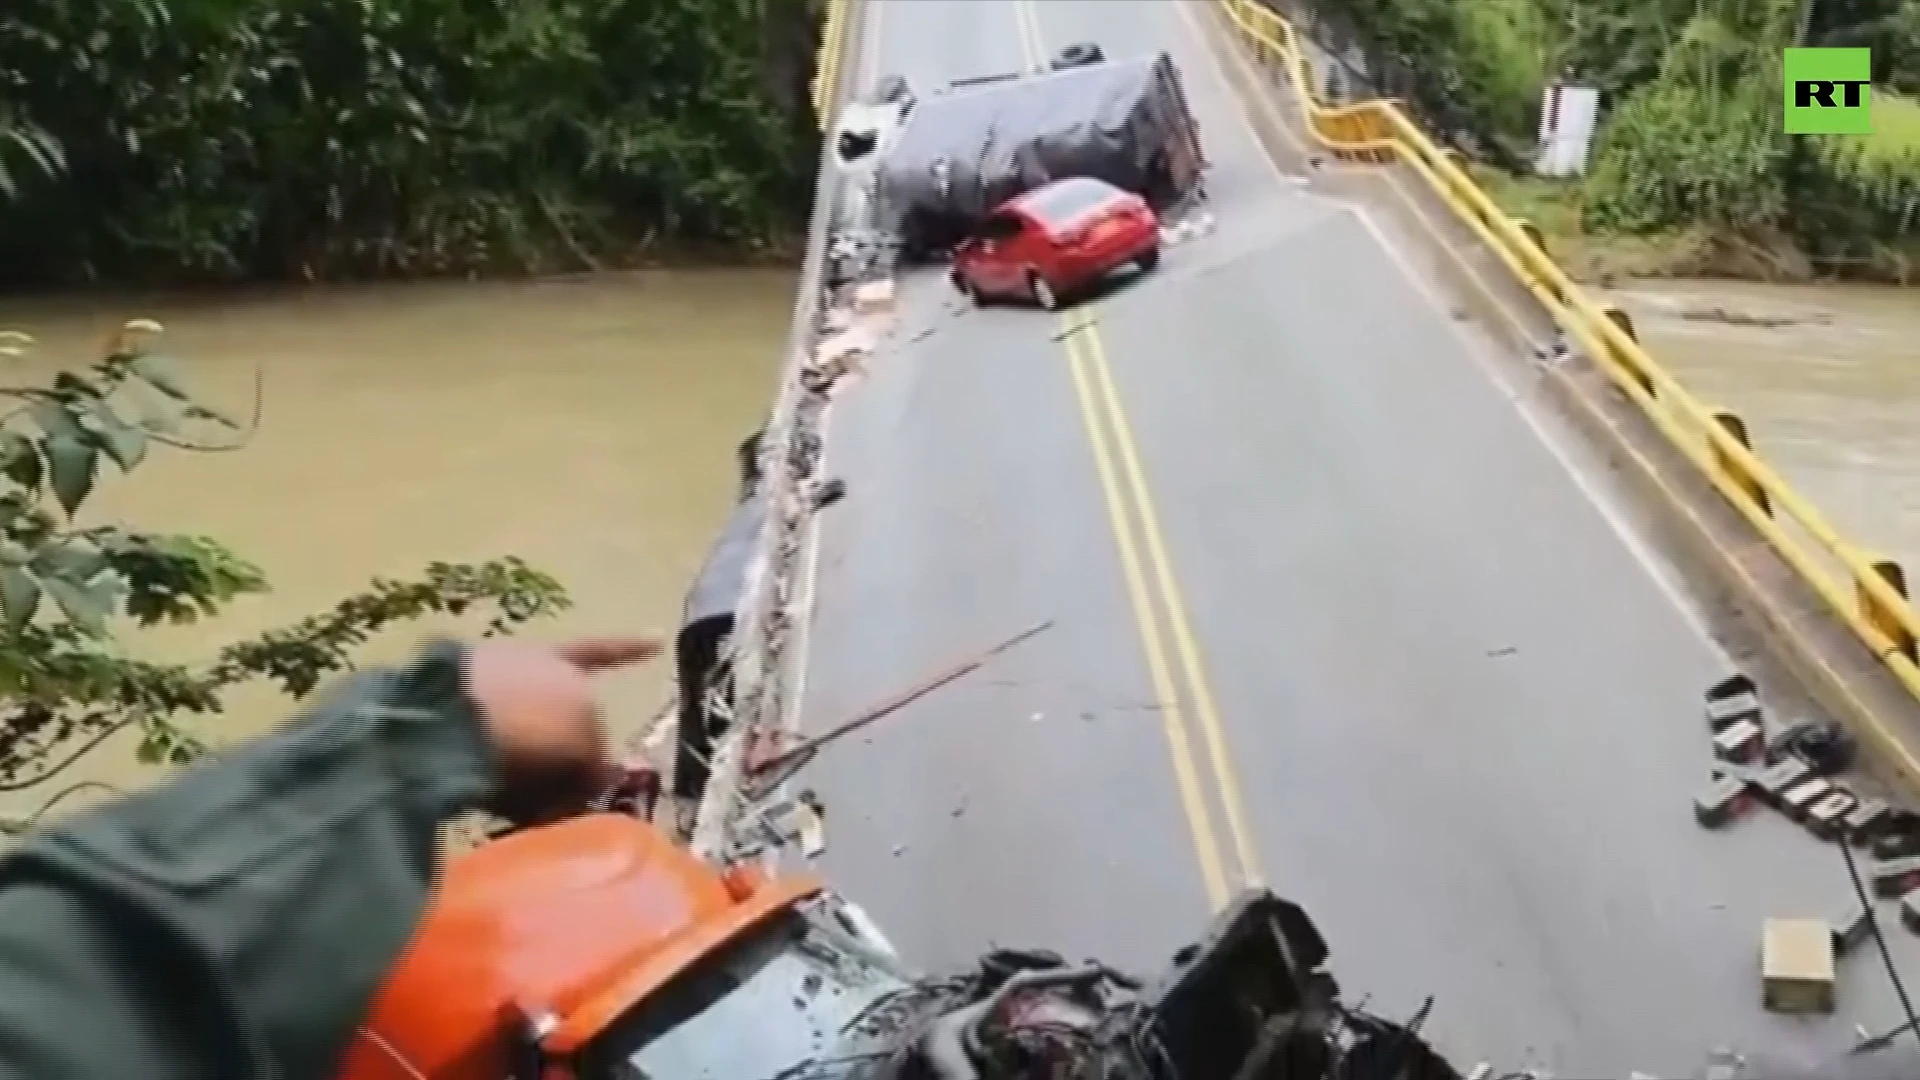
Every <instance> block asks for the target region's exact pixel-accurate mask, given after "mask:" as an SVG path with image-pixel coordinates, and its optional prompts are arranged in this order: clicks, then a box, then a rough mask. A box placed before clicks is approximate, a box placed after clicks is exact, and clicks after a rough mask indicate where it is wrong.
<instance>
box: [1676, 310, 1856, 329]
mask: <svg viewBox="0 0 1920 1080" xmlns="http://www.w3.org/2000/svg"><path fill="white" fill-rule="evenodd" d="M1679 314H1680V318H1681V319H1683V320H1685V321H1687V322H1716V323H1722V324H1724V325H1726V326H1755V327H1759V328H1760V329H1762V330H1777V329H1779V328H1781V327H1785V326H1799V325H1802V324H1809V323H1810V324H1812V325H1815V326H1826V325H1828V324H1830V323H1832V322H1833V316H1832V315H1830V314H1828V313H1826V312H1824V311H1823V312H1816V313H1815V314H1814V315H1812V316H1811V317H1809V318H1804V319H1802V318H1794V317H1792V316H1789V315H1755V314H1753V313H1752V312H1747V311H1737V310H1734V309H1732V308H1727V307H1722V306H1720V305H1718V304H1712V305H1708V306H1704V307H1694V308H1684V309H1682V310H1681V311H1680V313H1679Z"/></svg>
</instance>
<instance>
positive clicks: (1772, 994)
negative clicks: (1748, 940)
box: [1760, 919, 1834, 1013]
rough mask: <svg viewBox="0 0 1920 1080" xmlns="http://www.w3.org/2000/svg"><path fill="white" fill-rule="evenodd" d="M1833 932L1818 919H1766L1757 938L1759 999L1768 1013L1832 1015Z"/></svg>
mask: <svg viewBox="0 0 1920 1080" xmlns="http://www.w3.org/2000/svg"><path fill="white" fill-rule="evenodd" d="M1833 945H1834V941H1833V928H1832V927H1830V926H1828V925H1827V924H1826V923H1825V922H1824V921H1822V920H1820V919H1768V920H1767V922H1766V925H1765V927H1764V928H1763V929H1762V931H1761V936H1760V970H1761V980H1762V985H1763V993H1762V999H1763V1001H1764V1003H1765V1005H1766V1007H1767V1009H1768V1010H1769V1011H1771V1012H1781V1013H1829V1012H1832V1011H1833V983H1834V948H1833Z"/></svg>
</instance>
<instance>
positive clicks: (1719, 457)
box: [1212, 0, 1920, 701]
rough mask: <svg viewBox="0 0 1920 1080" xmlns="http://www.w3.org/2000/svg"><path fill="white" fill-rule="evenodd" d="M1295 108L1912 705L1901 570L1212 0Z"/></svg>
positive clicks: (1266, 23) (1297, 49)
mask: <svg viewBox="0 0 1920 1080" xmlns="http://www.w3.org/2000/svg"><path fill="white" fill-rule="evenodd" d="M1212 2H1215V3H1217V4H1218V5H1219V6H1220V8H1221V9H1222V10H1223V11H1224V13H1225V15H1226V17H1227V21H1228V23H1229V24H1230V25H1231V26H1232V28H1233V29H1234V30H1235V32H1236V33H1237V35H1238V36H1239V37H1240V39H1241V41H1242V42H1243V44H1244V45H1245V46H1246V47H1247V48H1249V49H1250V50H1251V51H1252V52H1253V53H1254V54H1255V56H1256V59H1258V60H1260V61H1261V62H1263V63H1264V64H1267V65H1270V66H1273V67H1276V68H1278V69H1280V70H1281V71H1282V73H1283V74H1284V75H1285V77H1286V78H1285V81H1286V83H1287V85H1288V86H1289V87H1290V88H1291V91H1292V93H1293V94H1294V95H1295V96H1296V97H1297V99H1298V100H1297V105H1298V108H1299V114H1300V116H1301V117H1303V118H1304V120H1305V127H1306V128H1307V130H1308V132H1309V133H1310V134H1311V135H1312V137H1313V138H1314V139H1315V141H1317V142H1318V143H1319V144H1320V145H1321V146H1322V147H1324V148H1325V150H1326V151H1327V153H1328V154H1329V155H1331V156H1334V157H1336V158H1339V159H1341V160H1344V161H1350V162H1359V163H1368V164H1376V165H1393V166H1398V167H1400V168H1402V169H1404V170H1406V171H1408V172H1410V173H1412V174H1413V175H1415V176H1417V177H1418V179H1419V181H1420V182H1421V184H1422V185H1424V187H1425V188H1426V189H1427V190H1428V191H1430V192H1431V194H1432V195H1434V196H1435V197H1436V198H1437V199H1438V200H1439V201H1441V202H1443V203H1444V204H1445V205H1446V206H1447V208H1448V209H1449V210H1450V211H1451V213H1452V214H1453V215H1454V216H1455V217H1456V218H1457V219H1458V220H1459V221H1460V222H1461V223H1462V224H1464V225H1465V226H1466V227H1467V228H1468V229H1469V230H1470V231H1471V232H1472V234H1473V235H1474V236H1475V237H1477V238H1478V239H1479V240H1480V241H1481V242H1483V243H1484V244H1485V245H1486V247H1487V249H1488V250H1490V251H1492V252H1493V253H1494V254H1495V255H1496V256H1497V257H1498V259H1499V261H1500V262H1501V263H1502V264H1503V265H1504V267H1505V269H1506V270H1507V271H1508V272H1510V273H1511V274H1512V275H1513V276H1514V278H1515V279H1516V280H1517V281H1518V282H1519V283H1520V284H1521V285H1522V286H1524V288H1525V289H1526V291H1527V292H1528V293H1530V294H1531V295H1532V296H1533V297H1534V298H1535V299H1536V300H1537V301H1538V302H1539V303H1540V305H1541V307H1542V308H1543V309H1544V310H1545V311H1547V312H1548V313H1549V314H1550V315H1551V317H1552V318H1553V320H1554V322H1555V323H1556V324H1557V325H1558V326H1559V328H1560V330H1561V331H1562V332H1563V333H1564V334H1565V335H1566V337H1567V340H1568V343H1569V344H1570V345H1571V346H1573V347H1575V348H1577V349H1579V350H1581V351H1582V352H1584V353H1585V355H1587V356H1589V357H1591V358H1593V360H1594V362H1595V363H1596V364H1598V365H1599V366H1600V368H1601V369H1602V370H1603V371H1604V372H1605V373H1606V375H1607V377H1608V378H1609V379H1610V380H1611V382H1612V383H1613V384H1614V385H1615V386H1616V387H1617V389H1618V390H1619V391H1620V392H1621V393H1622V394H1623V395H1624V396H1625V397H1626V398H1627V399H1629V400H1630V401H1632V402H1633V404H1634V405H1636V406H1638V407H1639V409H1640V411H1641V412H1643V413H1644V414H1645V416H1646V418H1647V419H1648V420H1649V421H1650V422H1651V423H1652V425H1653V426H1654V427H1655V428H1656V429H1657V430H1658V431H1659V432H1660V433H1661V435H1663V436H1664V437H1665V438H1666V439H1667V440H1668V441H1669V442H1671V444H1672V445H1673V447H1674V449H1675V450H1677V451H1678V452H1679V453H1680V454H1682V455H1684V457H1685V458H1686V460H1688V461H1689V462H1691V463H1692V464H1693V466H1694V467H1695V468H1697V469H1698V470H1699V471H1700V473H1701V475H1702V476H1704V477H1705V478H1706V480H1707V481H1709V482H1710V484H1711V485H1712V488H1713V489H1714V490H1715V491H1717V492H1718V493H1719V495H1721V496H1722V497H1724V498H1725V500H1726V501H1727V503H1728V504H1729V505H1731V506H1732V507H1733V508H1734V509H1735V510H1736V511H1738V513H1739V514H1740V516H1741V517H1743V518H1744V519H1746V521H1747V522H1748V523H1749V524H1750V525H1751V526H1752V527H1753V529H1754V530H1755V531H1756V532H1757V533H1758V534H1759V535H1760V536H1762V537H1764V538H1765V540H1766V542H1767V544H1768V545H1769V546H1770V547H1771V548H1772V550H1773V551H1774V552H1775V553H1776V554H1777V555H1778V556H1779V558H1780V559H1781V560H1782V561H1783V562H1784V563H1785V564H1786V565H1787V566H1789V567H1791V568H1792V570H1793V572H1794V573H1795V574H1797V575H1798V577H1799V578H1800V579H1802V580H1803V581H1804V583H1805V585H1806V586H1807V587H1808V588H1809V589H1810V590H1811V591H1812V592H1813V593H1814V594H1816V595H1817V596H1818V597H1819V598H1820V600H1821V601H1822V602H1823V603H1824V605H1825V606H1826V607H1827V608H1828V609H1830V610H1831V612H1832V614H1833V615H1834V616H1835V617H1836V618H1838V619H1839V620H1840V621H1841V622H1842V623H1844V624H1845V626H1846V627H1847V628H1848V630H1850V631H1851V632H1852V634H1853V635H1854V636H1855V637H1857V638H1858V639H1859V641H1860V642H1861V643H1862V644H1864V645H1865V646H1866V647H1867V648H1868V649H1869V650H1870V651H1871V652H1872V653H1873V655H1874V656H1876V657H1878V658H1879V661H1880V663H1882V664H1883V665H1885V667H1886V668H1887V670H1888V671H1889V673H1890V674H1891V675H1892V676H1893V678H1894V679H1896V680H1897V681H1898V683H1899V685H1900V686H1901V687H1902V688H1903V689H1904V690H1905V692H1906V694H1907V695H1908V696H1910V697H1911V698H1913V699H1914V700H1915V701H1920V664H1916V659H1920V657H1917V655H1916V649H1915V642H1916V634H1917V632H1920V619H1916V617H1915V613H1914V610H1913V608H1912V606H1911V604H1910V603H1909V602H1908V594H1907V584H1906V576H1905V572H1904V570H1903V568H1902V567H1901V566H1899V564H1897V563H1895V562H1893V561H1892V560H1890V559H1886V558H1883V557H1880V556H1879V555H1877V554H1875V553H1874V552H1873V551H1872V550H1871V549H1869V548H1865V547H1862V546H1861V545H1858V544H1855V543H1853V542H1851V541H1849V540H1847V539H1846V538H1845V537H1843V536H1841V535H1840V533H1839V531H1838V530H1837V529H1835V528H1834V526H1833V525H1832V523H1831V522H1829V521H1828V520H1827V518H1826V516H1825V515H1824V514H1822V513H1821V512H1820V510H1819V509H1818V508H1817V507H1815V506H1813V505H1812V503H1810V502H1809V501H1808V500H1807V499H1806V498H1805V497H1804V496H1802V495H1801V494H1800V493H1799V492H1797V491H1796V490H1794V488H1793V487H1792V486H1791V485H1789V484H1788V483H1787V481H1786V480H1785V479H1784V478H1783V477H1782V476H1781V475H1780V474H1779V473H1778V472H1776V471H1775V470H1774V469H1773V467H1772V466H1770V465H1769V464H1767V462H1766V461H1764V460H1763V459H1762V458H1761V457H1760V456H1759V454H1757V453H1756V452H1755V449H1754V446H1753V442H1752V439H1751V436H1750V434H1749V432H1748V429H1747V426H1746V424H1745V422H1744V421H1743V420H1741V418H1740V417H1739V416H1737V415H1735V414H1734V413H1732V412H1729V411H1727V410H1724V409H1719V408H1714V407H1712V406H1709V405H1708V404H1706V403H1704V402H1702V401H1700V400H1699V399H1698V398H1696V397H1694V396H1693V395H1692V394H1691V393H1690V392H1689V391H1688V390H1687V389H1686V388H1685V387H1683V386H1682V385H1680V383H1679V382H1678V381H1677V380H1676V379H1675V378H1674V377H1673V376H1672V375H1671V374H1670V373H1669V372H1667V371H1666V369H1664V368H1663V367H1661V366H1660V364H1659V362H1658V361H1657V360H1655V359H1654V358H1653V357H1652V356H1650V355H1649V354H1648V353H1647V352H1646V351H1645V350H1644V349H1642V348H1641V347H1640V345H1639V343H1638V342H1637V341H1636V340H1635V336H1634V328H1633V323H1632V320H1631V319H1629V318H1628V317H1627V315H1626V313H1625V312H1623V311H1621V310H1619V309H1617V308H1606V307H1602V306H1600V305H1598V304H1596V303H1595V302H1594V301H1593V300H1592V299H1591V298H1589V297H1588V296H1587V295H1586V294H1585V293H1584V292H1583V291H1582V290H1581V289H1580V288H1579V286H1577V285H1576V284H1574V282H1573V281H1572V279H1571V278H1570V277H1568V275H1567V273H1566V272H1565V271H1564V270H1563V269H1561V267H1560V266H1559V265H1558V264H1557V263H1555V262H1554V261H1553V259H1552V258H1551V257H1550V256H1549V255H1548V254H1547V252H1546V250H1545V249H1544V247H1543V246H1542V242H1541V236H1540V232H1539V230H1538V229H1537V228H1535V227H1534V226H1533V225H1532V224H1531V223H1529V222H1526V221H1522V220H1517V219H1515V218H1512V217H1509V216H1508V215H1507V214H1505V213H1504V212H1502V211H1501V210H1500V209H1499V208H1498V207H1497V206H1495V205H1494V203H1493V200H1492V199H1491V198H1489V197H1488V196H1487V194H1486V192H1484V191H1483V190H1481V188H1480V187H1479V185H1477V184H1476V183H1474V181H1473V180H1472V178H1471V177H1470V176H1468V174H1467V172H1466V171H1465V169H1463V168H1462V167H1461V162H1460V161H1459V160H1458V159H1457V156H1456V155H1454V154H1453V153H1452V152H1451V151H1446V150H1442V149H1441V148H1440V147H1439V146H1438V145H1436V144H1435V143H1434V141H1433V140H1432V139H1430V138H1429V137H1428V136H1427V135H1426V133H1424V132H1423V131H1421V130H1420V128H1419V127H1418V125H1416V124H1415V123H1414V122H1413V120H1412V119H1411V118H1410V117H1409V116H1408V115H1407V113H1406V112H1405V111H1404V110H1403V109H1402V108H1401V107H1400V106H1399V105H1398V104H1397V103H1395V102H1392V101H1367V102H1360V103H1356V104H1350V105H1337V106H1336V105H1329V104H1325V103H1323V102H1321V101H1320V100H1319V99H1318V97H1317V95H1316V91H1315V89H1314V88H1315V87H1316V86H1317V85H1318V83H1317V82H1316V80H1315V78H1314V71H1313V67H1312V64H1311V62H1310V60H1309V59H1308V55H1307V53H1306V51H1305V50H1304V49H1303V48H1302V43H1301V40H1300V38H1299V35H1298V32H1297V31H1296V30H1295V28H1294V27H1293V26H1292V25H1291V24H1289V23H1288V22H1287V20H1286V19H1285V18H1283V17H1281V16H1280V15H1278V14H1277V13H1275V12H1274V11H1273V10H1271V9H1270V8H1268V7H1266V6H1264V5H1262V4H1261V3H1260V2H1259V0H1212Z"/></svg>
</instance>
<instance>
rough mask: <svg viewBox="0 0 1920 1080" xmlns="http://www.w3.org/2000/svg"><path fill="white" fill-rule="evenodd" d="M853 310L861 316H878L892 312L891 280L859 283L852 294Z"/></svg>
mask: <svg viewBox="0 0 1920 1080" xmlns="http://www.w3.org/2000/svg"><path fill="white" fill-rule="evenodd" d="M853 309H854V310H855V311H856V312H858V313H860V314H862V315H879V314H884V313H886V312H889V311H892V310H893V282H892V281H891V280H885V279H883V280H880V281H868V282H863V283H861V285H860V287H859V288H857V289H855V290H854V293H853Z"/></svg>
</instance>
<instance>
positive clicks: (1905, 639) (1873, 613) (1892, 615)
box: [1853, 559, 1920, 662]
mask: <svg viewBox="0 0 1920 1080" xmlns="http://www.w3.org/2000/svg"><path fill="white" fill-rule="evenodd" d="M1866 563H1867V565H1868V566H1869V567H1871V568H1872V570H1873V572H1874V573H1876V574H1878V575H1880V579H1881V580H1882V581H1885V582H1886V583H1887V584H1888V585H1891V586H1893V591H1894V592H1896V593H1899V594H1900V598H1901V599H1902V600H1905V599H1909V596H1908V593H1907V571H1906V569H1905V568H1904V567H1902V566H1901V565H1900V564H1899V563H1897V562H1895V561H1894V560H1892V559H1868V560H1866ZM1853 584H1854V588H1853V591H1854V596H1855V598H1856V600H1857V602H1858V603H1859V605H1860V615H1861V617H1862V618H1864V619H1865V620H1866V621H1867V624H1868V625H1870V626H1872V627H1873V628H1874V629H1875V630H1878V631H1880V632H1881V633H1882V634H1885V635H1886V638H1887V640H1888V641H1890V642H1892V643H1893V647H1894V648H1895V649H1896V650H1898V651H1899V653H1900V655H1902V656H1904V657H1906V658H1907V659H1908V660H1912V661H1916V662H1920V649H1917V648H1916V643H1915V642H1914V637H1913V633H1912V632H1911V631H1909V630H1908V629H1907V626H1906V623H1905V621H1904V620H1902V619H1901V618H1900V613H1899V612H1897V611H1889V610H1887V605H1886V604H1884V603H1882V602H1881V601H1880V599H1879V598H1878V597H1876V596H1874V594H1873V590H1871V589H1869V588H1868V587H1867V585H1866V583H1865V582H1862V581H1858V580H1856V581H1855V582H1854V583H1853Z"/></svg>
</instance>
